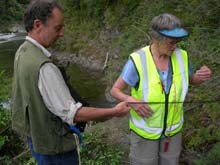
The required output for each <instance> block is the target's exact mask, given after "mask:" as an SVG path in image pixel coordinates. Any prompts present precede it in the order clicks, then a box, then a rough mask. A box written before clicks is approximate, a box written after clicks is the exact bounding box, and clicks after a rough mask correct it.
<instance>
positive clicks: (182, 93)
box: [129, 46, 189, 140]
mask: <svg viewBox="0 0 220 165" xmlns="http://www.w3.org/2000/svg"><path fill="white" fill-rule="evenodd" d="M130 57H131V58H132V60H133V61H134V63H135V66H136V69H137V72H138V74H139V78H140V79H139V85H138V88H132V89H131V95H132V96H133V97H135V98H137V99H141V100H143V101H144V102H149V104H148V106H150V108H151V109H152V111H153V115H152V116H151V117H149V118H143V117H141V116H139V115H138V114H137V113H136V111H135V110H134V109H132V110H131V111H130V121H129V126H130V129H131V130H133V131H134V132H136V133H137V134H138V135H140V136H141V137H143V138H146V139H153V140H155V139H159V138H160V137H161V136H164V135H165V136H172V135H175V134H177V133H178V132H180V130H181V128H182V126H183V104H182V102H183V101H184V99H185V97H186V94H187V91H188V84H189V76H188V56H187V53H186V52H185V51H184V50H180V49H176V50H175V51H174V53H173V54H172V55H171V60H170V62H171V68H172V84H171V87H170V89H169V92H168V94H166V93H165V92H164V89H163V85H162V82H161V80H160V76H159V74H158V70H157V68H156V66H155V64H154V61H153V58H152V55H151V53H150V49H149V46H147V47H144V48H143V49H140V50H139V51H137V52H135V53H132V54H131V55H130ZM153 102H158V104H150V103H153ZM169 102H170V103H169ZM174 102H178V103H174ZM163 103H164V104H163Z"/></svg>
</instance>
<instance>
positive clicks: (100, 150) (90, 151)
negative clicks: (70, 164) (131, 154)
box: [81, 133, 123, 165]
mask: <svg viewBox="0 0 220 165" xmlns="http://www.w3.org/2000/svg"><path fill="white" fill-rule="evenodd" d="M84 141H85V148H82V153H81V159H82V160H81V161H82V164H90V165H103V164H109V163H110V162H111V164H112V165H120V164H121V159H122V155H123V152H122V151H121V150H120V148H117V147H115V146H111V145H110V144H107V143H106V142H105V136H102V137H100V136H98V135H97V134H93V133H87V134H85V136H84Z"/></svg>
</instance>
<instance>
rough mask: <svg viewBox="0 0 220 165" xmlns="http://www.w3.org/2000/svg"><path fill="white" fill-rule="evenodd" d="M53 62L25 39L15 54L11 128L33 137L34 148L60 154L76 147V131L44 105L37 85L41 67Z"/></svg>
mask: <svg viewBox="0 0 220 165" xmlns="http://www.w3.org/2000/svg"><path fill="white" fill-rule="evenodd" d="M47 62H51V61H50V60H49V59H48V58H47V57H46V56H45V55H44V54H43V52H42V51H41V50H40V49H39V48H37V47H36V46H35V45H33V44H32V43H30V42H29V41H25V42H24V43H23V44H22V45H21V46H20V48H19V49H18V51H17V52H16V55H15V62H14V80H13V93H12V128H13V129H14V130H15V131H16V132H18V133H19V134H20V135H21V136H23V137H26V136H29V137H31V138H32V142H33V147H34V151H36V152H38V153H41V154H57V153H64V152H67V151H71V150H73V149H75V148H76V143H75V139H74V137H73V135H72V134H71V133H70V131H69V129H68V128H67V126H66V125H65V124H64V123H63V122H62V121H61V119H60V118H59V117H57V116H55V115H54V114H53V113H51V112H50V111H49V110H48V109H47V107H46V106H45V104H44V102H43V99H42V97H41V95H40V92H39V89H38V78H39V70H40V67H41V66H42V65H43V64H44V63H47Z"/></svg>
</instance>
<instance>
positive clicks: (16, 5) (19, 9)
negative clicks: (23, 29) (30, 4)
mask: <svg viewBox="0 0 220 165" xmlns="http://www.w3.org/2000/svg"><path fill="white" fill-rule="evenodd" d="M21 3H23V4H25V3H27V1H25V0H23V1H20V2H18V0H10V1H8V0H1V1H0V25H1V26H0V28H1V29H2V30H3V31H5V30H7V26H6V25H9V24H11V23H13V22H15V21H17V22H20V21H21V20H22V18H23V11H24V8H23V4H21Z"/></svg>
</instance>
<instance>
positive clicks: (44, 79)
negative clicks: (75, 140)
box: [38, 63, 82, 125]
mask: <svg viewBox="0 0 220 165" xmlns="http://www.w3.org/2000/svg"><path fill="white" fill-rule="evenodd" d="M38 88H39V91H40V94H41V96H42V98H43V101H44V103H45V105H46V107H47V108H48V110H50V112H52V113H53V114H55V115H56V116H58V117H60V118H61V119H62V121H63V122H66V123H68V124H70V125H72V124H74V123H73V119H74V117H75V114H76V112H77V111H78V110H79V109H80V108H81V107H82V104H81V103H80V102H76V101H75V100H74V99H73V98H72V96H71V94H70V91H69V89H68V87H67V85H66V83H65V81H64V79H63V76H62V74H61V72H60V70H59V69H58V68H57V67H56V66H55V65H54V64H53V63H45V64H44V65H43V66H42V67H41V69H40V73H39V81H38Z"/></svg>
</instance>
